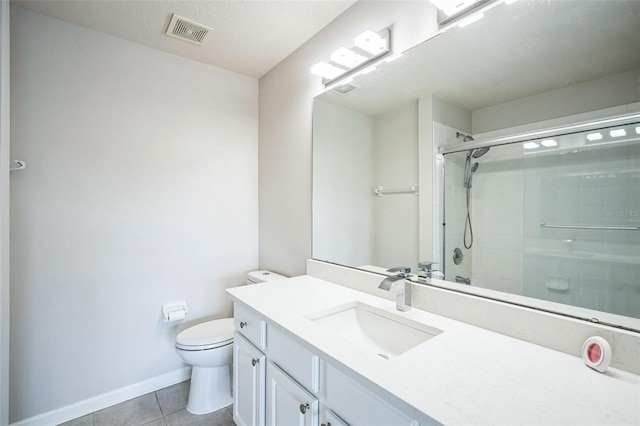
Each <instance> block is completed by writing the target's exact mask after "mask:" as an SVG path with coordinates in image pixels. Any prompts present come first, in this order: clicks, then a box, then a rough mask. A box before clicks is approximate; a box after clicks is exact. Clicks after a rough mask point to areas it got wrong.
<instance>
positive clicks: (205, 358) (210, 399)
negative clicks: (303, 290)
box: [175, 271, 286, 414]
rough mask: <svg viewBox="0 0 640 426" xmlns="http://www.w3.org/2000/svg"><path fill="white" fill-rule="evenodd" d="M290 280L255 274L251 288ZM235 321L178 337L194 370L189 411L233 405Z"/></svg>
mask: <svg viewBox="0 0 640 426" xmlns="http://www.w3.org/2000/svg"><path fill="white" fill-rule="evenodd" d="M283 278H286V277H284V276H282V275H279V274H275V273H273V272H269V271H253V272H250V273H249V275H248V276H247V284H255V283H259V282H265V281H272V280H277V279H283ZM233 332H234V326H233V318H223V319H217V320H213V321H207V322H203V323H201V324H198V325H194V326H193V327H189V328H187V329H186V330H183V331H182V332H180V333H179V334H178V335H177V336H176V343H175V347H176V352H177V353H178V355H179V356H180V358H182V360H183V361H184V362H185V364H188V365H191V366H193V368H192V370H191V387H190V388H189V400H188V402H187V411H189V412H190V413H192V414H207V413H211V412H212V411H216V410H219V409H220V408H223V407H226V406H228V405H230V404H231V403H232V402H233V397H232V394H231V365H232V363H233Z"/></svg>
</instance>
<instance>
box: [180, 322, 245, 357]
mask: <svg viewBox="0 0 640 426" xmlns="http://www.w3.org/2000/svg"><path fill="white" fill-rule="evenodd" d="M233 332H234V326H233V318H223V319H218V320H213V321H207V322H203V323H202V324H198V325H194V326H193V327H189V328H187V329H186V330H184V331H182V332H181V333H180V334H178V336H176V348H178V349H181V350H184V351H204V350H207V349H215V348H219V347H222V346H227V345H230V344H232V343H233Z"/></svg>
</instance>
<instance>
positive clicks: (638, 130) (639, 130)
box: [636, 127, 640, 135]
mask: <svg viewBox="0 0 640 426" xmlns="http://www.w3.org/2000/svg"><path fill="white" fill-rule="evenodd" d="M636 133H637V134H638V135H640V127H636Z"/></svg>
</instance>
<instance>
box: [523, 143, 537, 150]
mask: <svg viewBox="0 0 640 426" xmlns="http://www.w3.org/2000/svg"><path fill="white" fill-rule="evenodd" d="M539 146H540V145H538V144H537V143H535V142H525V143H523V144H522V147H523V148H524V149H536V148H537V147H539Z"/></svg>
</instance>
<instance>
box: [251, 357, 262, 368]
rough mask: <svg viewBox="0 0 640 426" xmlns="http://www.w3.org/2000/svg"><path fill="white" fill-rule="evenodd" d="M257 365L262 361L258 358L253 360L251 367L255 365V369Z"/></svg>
mask: <svg viewBox="0 0 640 426" xmlns="http://www.w3.org/2000/svg"><path fill="white" fill-rule="evenodd" d="M256 364H260V360H259V359H258V358H255V359H252V360H251V365H253V366H254V367H255V366H256Z"/></svg>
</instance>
